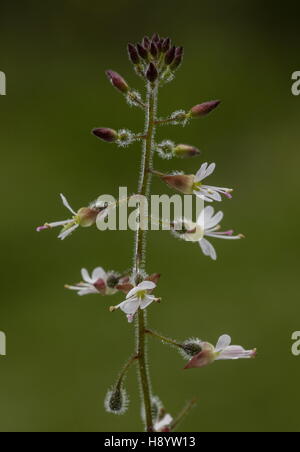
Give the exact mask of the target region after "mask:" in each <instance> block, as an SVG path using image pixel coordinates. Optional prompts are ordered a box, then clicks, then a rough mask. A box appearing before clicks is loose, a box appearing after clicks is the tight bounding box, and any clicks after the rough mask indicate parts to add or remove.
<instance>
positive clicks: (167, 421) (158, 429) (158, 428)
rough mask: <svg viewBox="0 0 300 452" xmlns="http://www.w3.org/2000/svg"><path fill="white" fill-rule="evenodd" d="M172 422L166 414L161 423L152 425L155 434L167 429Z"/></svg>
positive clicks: (170, 417)
mask: <svg viewBox="0 0 300 452" xmlns="http://www.w3.org/2000/svg"><path fill="white" fill-rule="evenodd" d="M172 422H173V418H172V416H171V415H170V414H166V415H165V416H164V417H163V418H162V420H161V421H158V422H156V423H155V425H154V430H155V431H156V432H161V431H162V430H163V429H164V428H166V427H169V426H170V425H171V424H172Z"/></svg>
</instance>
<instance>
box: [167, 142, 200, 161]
mask: <svg viewBox="0 0 300 452" xmlns="http://www.w3.org/2000/svg"><path fill="white" fill-rule="evenodd" d="M173 153H174V155H175V156H176V157H179V158H182V159H186V158H191V157H197V156H198V155H200V154H201V152H200V151H199V149H197V148H195V147H194V146H189V145H187V144H178V146H176V147H175V148H174V150H173Z"/></svg>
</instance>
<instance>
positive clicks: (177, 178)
mask: <svg viewBox="0 0 300 452" xmlns="http://www.w3.org/2000/svg"><path fill="white" fill-rule="evenodd" d="M160 177H161V179H162V180H163V181H164V182H165V183H166V184H167V185H168V186H169V187H171V188H174V189H175V190H178V191H180V192H181V193H184V194H185V195H192V194H193V191H194V183H195V176H194V175H193V174H191V175H186V174H174V175H173V174H171V175H168V174H166V175H160Z"/></svg>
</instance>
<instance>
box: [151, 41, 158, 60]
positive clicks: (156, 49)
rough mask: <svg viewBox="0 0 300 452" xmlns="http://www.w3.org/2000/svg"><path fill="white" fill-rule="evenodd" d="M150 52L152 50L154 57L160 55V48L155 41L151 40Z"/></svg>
mask: <svg viewBox="0 0 300 452" xmlns="http://www.w3.org/2000/svg"><path fill="white" fill-rule="evenodd" d="M150 52H151V55H152V56H153V57H154V58H155V57H157V55H158V48H157V45H156V44H155V42H154V41H152V42H151V47H150Z"/></svg>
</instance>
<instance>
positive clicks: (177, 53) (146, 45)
mask: <svg viewBox="0 0 300 452" xmlns="http://www.w3.org/2000/svg"><path fill="white" fill-rule="evenodd" d="M127 49H128V56H129V59H130V61H131V62H132V64H133V65H134V68H135V71H136V73H137V74H138V75H140V76H141V77H143V78H144V79H146V80H148V81H149V82H151V83H154V82H155V81H156V80H158V81H159V82H161V83H166V82H168V81H171V80H172V79H173V77H174V73H175V71H176V70H177V69H178V68H179V66H180V65H181V63H182V60H183V54H184V50H183V47H176V46H174V45H172V43H171V39H170V38H162V37H160V36H159V35H158V34H157V33H155V34H154V35H153V36H152V38H149V37H148V36H145V37H144V38H143V39H142V41H141V42H139V43H137V44H132V43H129V44H128V47H127Z"/></svg>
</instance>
